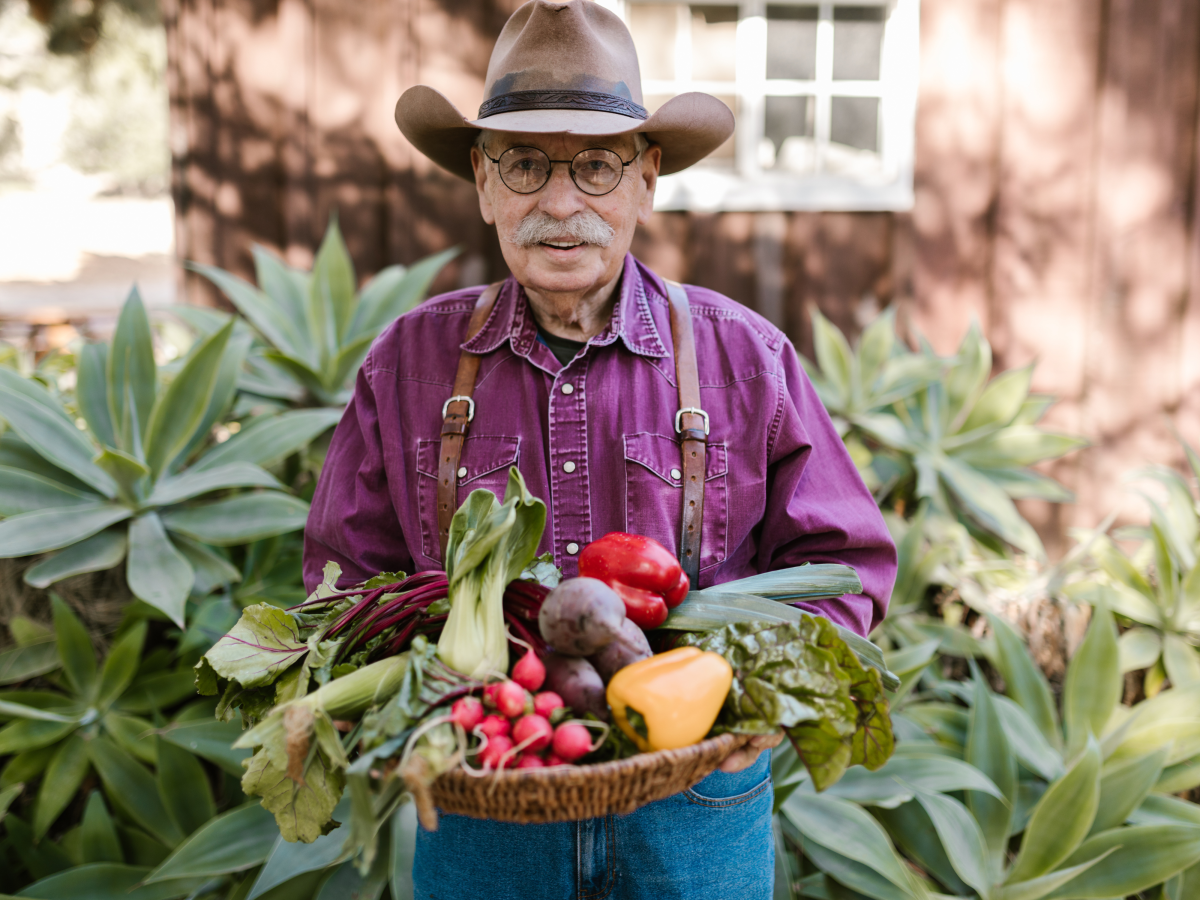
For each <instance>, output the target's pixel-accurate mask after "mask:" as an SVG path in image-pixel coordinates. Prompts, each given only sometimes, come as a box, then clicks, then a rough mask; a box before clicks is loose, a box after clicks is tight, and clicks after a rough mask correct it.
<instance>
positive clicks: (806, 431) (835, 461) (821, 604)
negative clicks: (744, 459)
mask: <svg viewBox="0 0 1200 900" xmlns="http://www.w3.org/2000/svg"><path fill="white" fill-rule="evenodd" d="M779 372H780V379H779V381H780V385H779V391H780V396H779V403H778V408H777V410H776V419H775V422H774V425H773V435H772V440H771V443H770V446H769V454H770V455H769V458H768V469H767V498H768V499H767V510H766V515H765V516H764V517H763V522H762V530H761V532H760V538H759V546H758V569H759V571H760V572H765V571H771V570H775V569H783V568H788V567H789V566H798V565H801V564H803V563H806V562H807V563H840V564H842V565H847V566H851V567H852V568H853V569H854V570H855V571H856V572H857V573H858V577H859V579H860V580H861V581H862V585H863V593H862V594H861V595H855V594H846V595H845V596H842V597H838V598H834V599H830V600H818V601H814V602H811V603H797V604H795V605H796V606H799V607H800V608H801V609H804V610H807V611H809V612H813V613H816V614H819V615H823V616H825V617H827V618H828V619H830V620H832V621H833V622H836V623H837V624H839V625H844V626H845V627H847V628H850V629H851V630H853V631H855V632H857V633H858V634H861V635H864V636H865V635H867V634H869V633H870V631H871V630H872V629H873V628H874V627H875V626H876V625H878V624H879V623H880V622H881V621H882V620H883V617H884V615H885V614H886V612H887V606H888V600H889V599H890V597H891V593H892V586H893V584H894V582H895V580H896V546H895V544H894V543H893V541H892V538H891V535H890V534H889V533H888V530H887V526H886V524H885V523H884V521H883V516H882V515H881V514H880V512H879V507H878V506H877V505H876V503H875V498H874V497H872V496H871V492H870V491H868V490H867V487H866V485H865V484H863V480H862V477H861V476H860V475H859V474H858V470H857V469H856V468H855V466H854V462H853V460H851V458H850V454H849V453H848V452H847V451H846V448H845V445H843V444H842V440H841V438H840V437H839V436H838V433H837V430H836V429H835V428H834V426H833V422H832V421H830V418H829V414H828V413H827V412H826V411H825V407H824V406H823V405H822V403H821V401H820V398H818V397H817V393H816V391H815V390H814V389H813V386H812V384H811V382H809V380H808V376H806V375H805V374H804V370H803V369H802V368H801V367H800V361H799V359H798V358H797V356H796V352H795V350H794V349H793V348H792V345H791V344H790V343H786V344H785V345H784V347H783V349H782V351H781V354H780V368H779Z"/></svg>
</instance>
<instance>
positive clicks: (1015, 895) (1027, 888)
mask: <svg viewBox="0 0 1200 900" xmlns="http://www.w3.org/2000/svg"><path fill="white" fill-rule="evenodd" d="M1112 852H1113V851H1112V850H1107V851H1105V852H1104V853H1103V854H1101V855H1100V856H1097V857H1095V858H1094V859H1089V860H1088V861H1087V862H1082V863H1079V864H1078V865H1075V866H1067V867H1066V868H1062V869H1057V870H1056V871H1054V872H1051V873H1050V874H1049V875H1043V876H1042V877H1041V878H1031V879H1030V880H1029V881H1018V882H1016V883H1015V884H1006V885H1003V886H1001V887H998V888H996V889H995V890H994V891H992V895H991V898H990V900H1041V898H1042V897H1045V896H1046V895H1047V894H1049V893H1051V892H1052V891H1055V890H1057V889H1058V888H1060V887H1062V886H1063V885H1064V884H1066V883H1067V882H1068V881H1070V880H1071V879H1072V878H1074V877H1075V876H1076V875H1082V874H1083V873H1084V872H1086V871H1087V870H1088V869H1090V868H1091V867H1092V866H1094V865H1096V863H1098V862H1100V860H1102V859H1106V858H1107V857H1108V855H1109V854H1110V853H1112Z"/></svg>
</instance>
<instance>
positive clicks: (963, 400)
mask: <svg viewBox="0 0 1200 900" xmlns="http://www.w3.org/2000/svg"><path fill="white" fill-rule="evenodd" d="M955 355H956V356H957V358H958V362H957V363H956V364H955V365H953V366H951V367H950V371H949V372H947V373H946V377H945V378H944V379H943V381H942V384H943V385H944V386H945V399H946V405H945V409H944V411H941V410H939V412H938V415H937V418H938V420H939V421H941V422H943V424H942V426H941V433H945V434H953V433H954V432H956V431H958V430H959V428H958V427H956V425H957V426H961V423H962V422H963V421H965V420H966V417H967V415H968V414H969V413H970V411H971V407H972V406H973V405H974V403H975V402H976V399H977V398H978V397H979V395H980V394H981V393H982V391H983V389H984V386H985V385H986V384H987V379H988V375H990V374H991V371H992V347H991V345H990V344H989V343H988V342H987V339H986V338H985V337H984V336H983V331H982V330H981V329H980V327H979V322H978V320H975V319H972V321H971V326H970V327H969V328H968V329H967V333H966V334H965V335H963V339H962V343H960V344H959V345H958V352H957V353H956V354H955ZM943 416H944V418H943ZM956 420H957V421H956ZM930 431H931V432H932V431H933V429H932V428H931V429H930ZM939 436H940V435H939Z"/></svg>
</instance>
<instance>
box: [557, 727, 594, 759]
mask: <svg viewBox="0 0 1200 900" xmlns="http://www.w3.org/2000/svg"><path fill="white" fill-rule="evenodd" d="M554 752H555V754H556V755H558V756H561V757H562V758H563V759H564V760H566V761H567V762H571V763H573V762H575V760H577V759H579V758H580V757H581V756H587V754H589V753H591V752H592V736H591V734H590V733H589V732H588V730H587V728H585V727H584V726H583V725H581V724H579V723H578V722H563V723H562V724H561V725H559V726H558V727H557V728H556V729H554Z"/></svg>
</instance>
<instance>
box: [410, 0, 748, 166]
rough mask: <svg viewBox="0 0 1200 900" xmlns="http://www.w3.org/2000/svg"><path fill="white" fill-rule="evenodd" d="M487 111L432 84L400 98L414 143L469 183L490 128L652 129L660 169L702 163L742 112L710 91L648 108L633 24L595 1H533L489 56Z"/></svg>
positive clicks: (648, 133) (607, 132) (604, 132)
mask: <svg viewBox="0 0 1200 900" xmlns="http://www.w3.org/2000/svg"><path fill="white" fill-rule="evenodd" d="M484 97H485V99H484V101H483V105H482V106H481V107H479V116H478V117H477V118H475V119H468V118H467V117H466V116H464V115H463V114H462V113H461V112H459V111H458V110H457V109H456V108H455V106H454V104H453V103H451V102H450V101H449V100H448V99H446V97H445V96H444V95H443V94H441V93H440V92H438V91H435V90H434V89H433V88H431V87H427V86H426V85H418V86H416V87H412V88H409V89H408V90H407V91H405V92H404V95H403V96H402V97H401V98H400V100H399V102H397V103H396V124H397V125H399V126H400V130H401V131H402V132H403V133H404V136H405V137H406V138H408V139H409V141H411V142H412V144H413V146H414V147H416V148H417V149H418V150H420V151H421V152H422V153H424V154H425V155H426V156H428V157H429V158H430V159H432V160H433V161H434V162H435V163H437V164H438V165H439V166H441V167H442V168H444V169H446V170H448V171H450V172H452V173H454V174H455V175H458V176H460V177H462V178H466V179H468V180H473V178H474V176H473V175H472V173H471V159H470V149H471V144H472V143H474V141H475V136H476V135H477V134H478V133H479V130H480V129H481V128H487V129H489V130H491V131H509V132H528V133H534V134H563V133H566V134H591V135H615V134H629V133H633V132H642V133H644V134H645V135H646V138H647V139H648V140H650V141H651V142H653V143H655V144H658V145H659V146H660V147H661V148H662V166H661V168H660V172H661V174H663V175H669V174H670V173H671V172H678V171H679V170H680V169H686V168H687V167H688V166H690V165H692V164H693V163H696V162H699V161H700V160H701V159H703V158H704V157H705V156H707V155H708V154H709V153H711V152H712V151H714V150H716V149H717V147H719V146H721V144H722V143H724V142H725V140H726V139H727V138H728V137H729V135H731V134H732V133H733V113H731V112H730V111H729V107H727V106H726V105H725V104H724V103H722V102H721V101H720V100H718V99H717V98H716V97H712V96H709V95H708V94H700V93H689V94H680V95H679V96H677V97H673V98H672V99H670V100H668V101H667V102H666V103H664V104H663V105H662V106H661V107H659V109H658V111H657V112H655V113H654V114H653V115H650V114H649V113H647V112H646V109H645V108H644V107H643V106H642V77H641V72H640V70H639V69H638V60H637V51H636V50H635V49H634V46H633V38H632V37H631V36H630V34H629V30H628V29H627V28H626V27H625V23H624V22H622V21H621V20H620V18H618V17H617V16H616V15H614V14H613V13H611V12H609V11H608V10H607V9H605V8H604V7H603V6H601V5H600V4H599V3H596V2H595V0H530V2H529V3H526V4H525V5H524V6H522V7H521V8H520V9H518V10H517V11H516V12H515V13H513V14H512V16H511V17H510V18H509V20H508V21H507V22H506V23H505V25H504V30H503V31H501V32H500V38H499V40H497V41H496V47H495V49H494V50H493V51H492V58H491V61H490V62H489V63H488V70H487V80H486V81H485V83H484Z"/></svg>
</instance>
